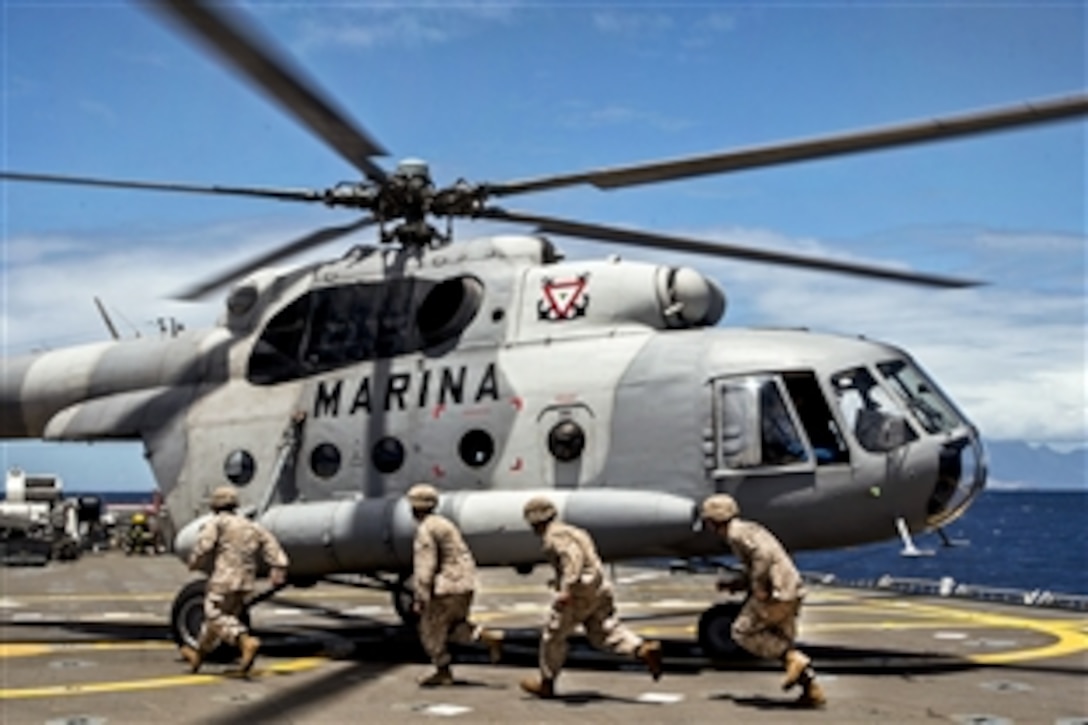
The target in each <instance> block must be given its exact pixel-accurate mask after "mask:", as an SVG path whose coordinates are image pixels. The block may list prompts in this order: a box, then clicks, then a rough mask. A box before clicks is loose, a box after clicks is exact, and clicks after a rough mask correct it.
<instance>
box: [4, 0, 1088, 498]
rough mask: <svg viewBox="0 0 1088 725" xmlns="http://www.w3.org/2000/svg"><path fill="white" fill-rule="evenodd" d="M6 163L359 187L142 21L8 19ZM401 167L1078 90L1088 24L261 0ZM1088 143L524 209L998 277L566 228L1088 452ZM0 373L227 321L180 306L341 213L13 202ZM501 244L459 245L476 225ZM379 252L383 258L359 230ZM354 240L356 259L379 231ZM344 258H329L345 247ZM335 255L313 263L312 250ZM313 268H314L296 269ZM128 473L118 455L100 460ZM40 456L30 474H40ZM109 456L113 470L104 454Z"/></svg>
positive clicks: (702, 139)
mask: <svg viewBox="0 0 1088 725" xmlns="http://www.w3.org/2000/svg"><path fill="white" fill-rule="evenodd" d="M0 8H2V10H0V41H2V42H0V46H2V50H0V63H2V68H0V79H2V87H0V98H2V102H3V109H2V119H0V121H2V133H0V143H2V146H0V167H3V168H5V169H10V170H20V171H37V172H55V173H70V174H87V175H100V176H111V177H119V178H136V179H154V180H171V181H185V182H194V183H222V184H236V185H269V186H288V187H325V186H328V185H331V184H332V183H335V182H336V181H340V180H348V179H353V178H354V175H353V170H352V168H351V167H349V166H348V165H347V164H345V163H344V162H343V161H341V160H340V159H339V158H338V157H337V156H336V155H335V154H334V153H332V152H331V151H329V150H328V149H326V148H325V147H324V145H323V144H322V143H321V142H319V141H317V140H315V139H313V138H312V137H310V136H309V135H308V134H307V133H306V132H305V131H303V130H302V129H301V128H299V127H298V126H297V125H296V124H295V123H294V122H293V121H291V120H290V119H288V118H287V117H286V116H285V115H283V114H282V113H281V112H280V111H279V110H278V109H276V108H274V107H272V105H271V104H270V103H268V102H267V101H266V100H265V99H264V97H263V96H261V95H259V94H258V93H255V92H253V91H252V90H251V89H249V88H248V87H247V86H245V85H244V84H243V83H241V82H240V81H239V80H238V79H237V78H235V77H234V76H233V75H231V74H229V73H226V72H224V71H223V70H222V69H221V68H220V67H219V66H218V65H216V64H215V63H214V62H213V61H212V60H210V59H209V58H208V57H207V56H206V55H204V54H202V53H201V52H199V51H198V49H197V48H196V46H194V45H193V44H191V43H190V42H188V41H187V40H185V39H183V38H181V37H179V36H178V35H176V34H175V33H173V32H172V31H171V30H170V29H169V28H167V27H166V26H164V25H163V24H162V23H161V22H159V21H158V20H157V19H156V18H154V17H153V16H151V15H149V14H147V13H146V12H145V11H144V10H142V9H141V8H140V7H138V6H137V5H135V4H129V3H120V2H93V1H90V0H86V1H84V2H70V1H68V2H45V1H42V0H35V1H34V2H30V1H29V0H26V1H12V0H0ZM245 10H246V12H247V13H248V14H250V15H251V16H253V17H255V18H256V19H257V21H258V23H259V24H260V25H261V26H262V27H263V28H264V30H265V31H266V32H267V33H268V34H269V35H271V36H273V37H275V38H276V39H277V40H278V41H279V42H281V43H282V44H284V45H285V46H286V47H287V48H288V50H289V51H290V52H291V53H292V55H294V56H295V57H296V59H297V60H298V62H299V64H300V65H301V66H303V67H304V68H305V69H306V71H307V73H308V75H310V76H312V77H314V78H316V79H319V82H320V83H321V85H322V86H323V87H324V88H325V89H326V91H327V92H328V94H329V95H330V96H331V97H333V98H334V99H335V100H336V102H337V103H338V104H339V105H340V106H341V107H342V108H343V109H345V111H347V112H348V113H349V114H351V115H352V116H354V117H355V118H357V119H358V120H359V121H360V123H361V124H362V125H363V126H364V127H365V128H366V129H367V130H368V131H369V132H370V133H371V134H373V135H374V136H376V137H377V138H378V139H379V140H380V141H381V142H382V143H383V144H384V145H385V146H386V147H387V148H388V149H389V150H390V152H391V156H390V158H389V159H388V160H387V161H386V165H387V167H391V166H392V164H393V163H395V160H396V159H398V158H401V157H404V156H420V157H423V158H425V159H427V160H428V161H429V162H430V163H431V166H432V172H433V173H434V175H435V176H436V178H437V180H438V181H439V183H445V182H451V181H453V180H455V179H456V178H457V177H460V176H464V177H467V178H469V179H471V180H474V181H485V180H494V181H502V180H508V179H513V178H520V177H528V176H537V175H543V174H550V173H555V172H562V171H573V170H581V169H586V168H591V167H597V166H609V165H618V164H625V163H631V162H636V161H643V160H650V159H657V158H668V157H674V156H682V155H687V154H693V153H700V152H707V151H714V150H722V149H728V148H735V147H743V146H748V145H755V144H763V143H769V142H774V141H780V140H786V139H794V138H801V137H806V136H814V135H819V134H824V133H832V132H839V131H843V130H848V129H856V128H865V127H870V126H875V125H880V124H889V123H897V122H900V121H906V120H915V119H923V118H929V117H934V116H939V115H947V114H954V113H960V112H965V111H971V110H976V109H979V108H986V107H993V106H1000V105H1006V104H1012V103H1017V102H1019V101H1022V100H1027V99H1035V98H1043V97H1050V96H1055V95H1063V94H1068V93H1072V92H1078V91H1080V92H1083V90H1084V89H1085V87H1086V85H1088V84H1086V73H1088V70H1086V69H1088V42H1086V37H1088V17H1086V5H1085V4H1084V3H1080V2H1077V3H1046V2H1043V3H1031V4H1028V3H1000V2H985V3H974V2H959V3H955V4H947V3H929V2H924V3H923V2H896V3H867V4H861V3H813V4H798V3H773V2H770V3H759V4H755V3H724V2H723V3H698V4H694V3H687V4H673V3H561V2H550V3H546V4H532V3H526V4H520V3H482V2H466V3H452V4H437V3H399V4H376V3H370V4H359V3H351V2H342V3H321V2H318V3H312V4H304V3H290V4H274V3H256V2H254V3H249V4H248V5H247V6H246V7H245ZM1085 142H1086V123H1085V122H1083V121H1080V122H1072V123H1062V124H1056V125H1051V126H1045V127H1037V128H1033V129H1027V130H1021V131H1016V132H1008V133H1002V134H997V135H990V136H986V137H982V138H977V139H972V140H960V141H950V142H943V143H938V144H932V145H929V146H924V147H917V148H912V149H902V150H895V151H885V152H876V153H870V154H865V155H861V156H856V157H850V158H843V159H836V160H825V161H816V162H808V163H804V164H796V165H792V166H788V167H778V168H769V169H763V170H758V171H746V172H740V173H735V174H729V175H723V176H718V177H712V178H704V179H699V180H691V181H684V182H672V183H667V184H659V185H656V186H649V187H640V188H633V189H628V190H622V191H614V192H601V191H596V190H594V189H592V188H589V187H587V188H577V189H568V190H564V191H561V192H549V193H541V194H533V195H526V196H523V197H517V198H513V199H510V200H509V201H508V202H507V205H508V206H510V207H511V208H517V209H527V210H532V211H539V212H542V213H550V214H555V215H558V216H564V217H572V218H584V219H587V220H592V221H600V222H604V223H611V224H618V225H630V226H640V227H648V228H651V229H655V230H660V231H664V232H680V233H686V234H693V235H700V236H704V237H707V238H711V239H721V240H724V241H730V242H734V243H743V244H752V245H769V246H772V247H776V248H781V249H788V250H795V251H804V252H810V253H816V254H827V255H833V256H840V257H845V258H852V259H861V260H865V261H869V262H874V263H884V264H894V265H901V266H905V267H910V268H916V269H921V270H927V271H934V272H941V273H946V274H954V275H961V276H967V277H977V278H982V279H985V280H987V281H989V282H990V284H989V285H988V286H987V287H985V288H982V289H978V290H969V291H959V292H939V293H934V292H932V291H928V290H921V289H914V288H909V287H902V286H897V285H888V284H877V283H871V282H864V281H855V280H847V279H839V278H836V277H831V276H828V275H821V274H813V273H802V272H793V271H786V270H781V269H768V268H764V267H759V266H756V265H750V264H743V263H729V262H724V261H721V260H714V261H707V260H700V259H694V258H683V257H679V256H678V255H667V254H651V253H646V252H642V251H638V250H630V249H623V248H620V249H619V250H615V249H613V248H610V247H607V246H606V245H602V244H590V243H584V242H575V241H570V240H565V239H561V238H560V239H557V240H556V241H557V242H558V243H559V244H560V246H561V247H562V248H563V249H564V250H565V251H566V252H567V253H568V254H569V255H570V256H574V257H589V256H599V255H603V254H607V253H610V252H613V251H619V252H620V253H621V254H623V255H624V256H626V257H629V258H634V259H646V260H651V261H657V260H664V259H674V260H675V259H680V261H682V262H683V263H686V264H692V265H694V266H697V267H699V268H700V269H702V270H704V271H706V272H707V273H709V274H712V275H713V276H715V277H716V278H718V279H719V280H720V281H721V283H722V285H723V286H724V287H725V289H726V292H727V295H728V296H729V298H730V311H729V313H728V315H727V318H726V323H725V324H767V325H782V324H789V325H807V326H809V327H813V328H818V329H829V330H835V331H846V332H856V333H861V334H865V335H867V336H870V337H875V338H880V339H885V340H888V341H890V342H893V343H896V344H899V345H902V346H904V347H906V348H907V349H909V350H910V351H911V352H912V353H914V354H915V355H916V357H917V358H918V359H919V360H920V361H921V362H922V364H923V365H924V366H926V367H927V368H928V369H929V370H930V371H931V372H932V373H933V374H934V375H935V376H936V377H937V379H938V380H939V381H940V382H941V383H942V385H943V387H945V389H946V390H948V392H949V393H950V394H952V396H953V397H954V398H955V399H956V400H957V402H959V403H960V404H961V406H962V407H963V408H965V410H966V411H967V413H968V414H969V415H970V416H971V417H972V418H973V419H974V420H975V421H976V422H977V423H979V425H980V426H981V427H982V429H983V432H984V434H986V435H988V436H990V437H993V438H1000V439H1015V440H1032V441H1040V442H1050V443H1054V444H1059V445H1062V446H1070V445H1083V444H1084V442H1085V439H1086V433H1085V428H1086V421H1085V418H1086V415H1088V412H1086V411H1088V405H1086V403H1088V401H1086V393H1085V387H1086V368H1085V354H1086V339H1085V326H1086V293H1085V271H1086V253H1088V252H1086V250H1088V222H1086V199H1088V185H1086V180H1085V174H1086V166H1088V156H1086V145H1085ZM0 205H2V206H0V216H2V219H3V230H2V231H3V244H4V248H3V277H2V279H3V283H2V284H3V287H2V290H0V292H2V294H3V320H2V323H3V327H2V333H3V345H4V351H5V353H6V354H12V353H17V352H22V351H26V350H29V349H35V348H41V347H49V346H58V345H62V344H69V343H73V342H82V341H90V340H98V339H102V338H103V336H104V334H105V330H104V328H103V326H102V324H101V321H100V320H99V319H98V317H97V313H96V312H95V310H94V307H93V304H92V302H91V297H92V296H94V295H99V296H101V297H102V298H103V299H104V301H105V302H106V303H107V305H108V306H109V307H110V308H111V309H112V310H114V312H115V314H116V315H118V316H120V317H122V318H124V319H127V320H128V321H130V322H131V326H130V325H129V323H128V322H120V320H119V322H120V324H121V326H122V329H123V330H126V329H127V330H131V329H132V328H133V327H135V328H139V329H140V330H142V331H143V332H144V334H149V333H150V332H151V321H152V320H153V319H154V318H155V317H158V316H160V315H164V314H173V315H177V316H179V317H180V318H181V319H183V320H184V321H185V322H186V323H188V324H189V325H190V326H193V327H195V326H200V325H202V324H210V323H211V322H212V321H213V320H214V317H215V315H216V312H217V306H218V304H220V303H218V302H216V303H213V304H209V305H198V306H191V305H190V306H181V305H179V304H177V303H173V302H169V301H167V300H165V299H163V295H165V294H167V293H169V292H170V291H172V290H176V289H178V288H179V287H181V286H183V285H184V284H185V283H186V282H188V281H191V280H192V279H195V278H199V277H200V276H202V275H203V274H205V273H208V272H211V271H215V270H218V269H220V268H222V267H223V266H225V265H227V264H229V263H230V262H232V261H235V260H237V259H240V258H244V257H245V256H247V255H249V254H252V253H253V252H255V251H257V250H259V249H262V248H265V247H267V245H269V244H274V243H277V242H280V241H284V240H286V239H290V238H292V237H293V236H297V235H299V234H302V233H304V232H305V231H307V230H310V229H313V228H316V227H319V226H324V225H327V224H333V223H338V222H341V221H346V220H347V219H348V218H349V216H348V215H347V213H346V212H341V211H328V210H326V209H324V208H309V207H301V206H296V205H285V204H277V203H275V202H268V201H249V200H236V199H228V198H208V197H187V196H179V195H162V194H152V193H138V192H118V191H101V190H89V189H79V188H63V187H52V188H51V187H46V186H39V185H30V184H26V185H15V184H2V185H0ZM492 229H493V228H489V227H482V226H481V227H479V228H472V227H470V226H467V225H466V226H464V227H462V228H461V232H460V233H461V235H462V236H471V235H472V234H473V233H474V232H481V233H482V232H486V231H490V230H492ZM361 240H362V239H361ZM361 240H360V241H361ZM341 249H342V246H339V247H338V246H337V245H336V244H335V243H334V244H333V245H332V246H331V247H329V248H326V249H323V250H320V252H319V254H325V255H330V254H336V253H338V252H339V251H340V250H341ZM312 256H313V255H311V258H312ZM304 259H305V258H304ZM104 448H105V449H106V452H103V449H104ZM76 451H77V452H72V449H71V448H66V449H64V453H63V454H62V456H61V457H57V453H56V450H55V449H54V448H53V447H45V448H43V447H40V446H29V445H27V444H24V443H16V444H6V445H5V447H4V449H3V455H4V465H5V466H6V465H14V464H20V465H24V466H26V467H28V468H34V467H35V466H36V465H38V464H40V465H53V466H57V465H60V464H59V463H58V462H63V463H64V464H65V465H68V463H67V462H68V461H70V460H71V461H74V460H77V459H78V460H79V461H80V462H81V463H80V464H78V465H76V464H72V465H73V466H75V467H74V468H73V471H72V473H71V475H70V478H75V479H78V478H79V477H80V476H84V477H85V476H86V475H87V474H86V473H84V471H86V470H87V469H88V468H90V469H94V470H98V469H104V473H102V474H97V473H96V474H95V475H106V473H105V472H109V473H111V475H115V476H116V477H118V478H121V479H125V480H135V479H137V478H139V477H143V478H142V479H141V480H142V481H150V478H149V475H148V474H147V473H146V472H145V471H144V469H143V461H142V460H141V459H140V456H139V452H138V450H137V451H136V452H133V451H132V449H131V448H130V447H122V448H120V449H118V450H117V452H116V453H114V452H113V449H112V448H109V447H106V446H102V445H97V446H94V447H92V448H91V450H90V451H88V450H87V448H86V447H83V446H77V447H76ZM28 461H29V462H28ZM86 461H89V462H91V463H89V464H87V463H84V462H86Z"/></svg>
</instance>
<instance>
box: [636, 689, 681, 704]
mask: <svg viewBox="0 0 1088 725" xmlns="http://www.w3.org/2000/svg"><path fill="white" fill-rule="evenodd" d="M637 699H638V701H639V702H648V703H652V704H655V705H672V704H674V703H677V702H680V701H681V700H683V699H684V696H683V695H681V694H680V693H678V692H644V693H642V694H641V695H639V696H638V698H637Z"/></svg>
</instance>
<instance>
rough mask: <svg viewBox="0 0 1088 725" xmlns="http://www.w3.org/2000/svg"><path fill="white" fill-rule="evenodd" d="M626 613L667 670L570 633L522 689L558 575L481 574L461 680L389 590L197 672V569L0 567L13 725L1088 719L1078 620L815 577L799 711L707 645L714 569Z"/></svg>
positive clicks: (268, 631) (638, 585) (276, 605)
mask: <svg viewBox="0 0 1088 725" xmlns="http://www.w3.org/2000/svg"><path fill="white" fill-rule="evenodd" d="M615 573H616V579H617V601H618V602H619V608H620V614H621V616H622V617H623V618H624V620H625V621H626V622H628V623H629V624H630V625H632V626H633V627H635V628H636V629H637V630H638V631H640V632H641V633H643V634H644V635H646V636H651V637H656V638H660V639H662V640H663V641H664V645H665V665H666V674H665V677H664V678H662V679H661V680H660V681H659V682H653V681H652V680H651V679H650V678H649V676H648V675H647V674H646V673H645V671H643V670H642V669H641V668H640V667H638V666H637V665H635V664H634V663H631V662H628V661H626V660H623V659H620V658H617V657H614V656H611V655H605V654H599V653H597V652H596V651H594V650H591V649H589V648H588V647H587V646H586V645H585V643H584V642H579V641H578V640H575V641H574V642H573V646H572V649H571V655H570V658H569V660H568V669H567V670H565V671H564V673H563V676H562V677H561V678H560V681H559V691H560V697H559V698H558V699H557V700H554V701H538V700H534V699H532V698H529V697H527V696H524V695H523V694H522V693H521V691H520V690H519V688H518V685H517V683H518V681H519V680H520V679H521V678H523V677H526V676H530V675H532V674H534V673H535V669H534V667H535V662H536V645H537V640H536V637H537V627H538V625H539V623H540V622H541V621H542V618H543V616H544V613H545V607H546V605H547V602H548V593H547V590H546V586H545V582H546V579H547V572H545V571H544V570H543V569H542V568H538V570H537V571H536V572H534V573H533V574H530V575H529V576H518V575H516V574H514V573H513V572H510V571H506V570H503V571H498V570H488V571H484V572H483V574H482V586H481V590H480V593H479V594H478V597H477V606H476V609H475V612H476V618H477V619H478V620H480V621H483V622H486V623H488V624H489V625H490V626H494V627H501V628H503V629H504V630H505V631H506V632H507V636H508V646H507V655H506V658H505V659H504V661H503V662H502V663H500V664H499V665H498V666H493V665H491V664H488V663H487V662H486V658H485V657H484V655H483V653H482V651H478V650H474V649H472V648H465V649H460V650H457V651H456V662H455V667H454V674H455V676H456V677H457V678H458V684H457V685H456V686H454V687H449V688H441V689H421V688H419V687H418V686H417V684H416V680H417V679H418V678H420V677H421V676H424V675H426V674H427V673H428V672H429V671H430V668H429V666H428V665H427V664H426V663H425V661H424V659H423V656H422V653H421V651H420V650H419V648H418V645H417V644H416V643H415V642H414V641H413V638H412V637H411V636H409V634H408V633H406V632H404V631H403V629H402V628H399V627H397V626H396V622H397V619H396V615H395V614H394V613H393V609H392V607H391V603H390V600H389V597H388V595H387V594H384V593H382V592H375V591H367V590H359V589H354V588H347V587H342V586H334V585H328V584H322V585H319V586H317V587H314V588H312V589H305V590H297V589H290V590H287V591H286V592H284V593H283V594H282V595H280V596H279V597H277V598H276V599H275V600H273V601H270V602H267V603H264V604H261V605H259V606H258V607H256V608H255V610H254V613H253V618H254V624H255V627H256V628H257V629H258V630H259V633H260V634H261V636H262V637H263V639H264V641H265V643H266V645H267V646H266V648H265V652H264V653H263V654H262V656H261V657H260V658H259V659H258V662H257V667H256V669H255V672H254V675H253V676H252V677H251V678H249V679H241V678H238V677H235V676H231V675H230V674H229V666H228V665H225V664H223V665H214V664H213V665H208V666H207V667H206V668H205V669H204V670H202V672H201V673H200V674H199V675H190V674H187V673H186V671H185V667H184V665H183V663H182V662H181V660H180V659H179V658H178V656H177V652H176V650H175V648H174V646H173V644H172V643H171V642H170V641H169V632H168V628H167V617H168V614H169V610H170V605H171V602H172V600H173V597H174V594H175V593H176V592H177V590H178V588H179V587H180V586H181V585H182V584H183V583H184V582H185V581H187V580H188V579H189V577H190V575H189V573H188V572H186V571H185V569H184V567H183V566H182V565H181V563H180V562H178V561H177V560H175V559H174V558H172V557H169V556H163V557H125V556H123V555H122V554H120V553H116V552H109V553H104V554H88V555H87V556H85V557H83V558H82V559H81V560H79V561H76V562H73V563H66V564H60V563H58V564H51V565H49V566H47V567H41V568H37V567H8V568H4V569H0V722H3V723H5V724H6V723H58V724H60V723H64V724H65V725H76V724H78V725H104V724H107V723H154V722H170V723H182V722H185V723H189V722H192V723H243V722H244V723H251V722H252V723H256V722H269V723H273V722H274V723H340V722H344V723H347V722H353V723H354V722H375V723H408V722H412V723H425V722H434V721H436V720H437V721H461V722H466V723H467V722H522V723H536V722H587V723H629V722H635V721H638V722H742V723H749V722H781V723H794V722H812V723H830V722H884V723H892V722H894V723H899V722H913V721H919V722H929V723H940V722H960V723H1014V722H1015V723H1061V724H1062V725H1072V724H1073V723H1088V677H1086V675H1088V618H1086V617H1085V615H1084V614H1082V613H1076V612H1068V611H1058V610H1046V609H1034V608H1027V607H1010V606H1004V605H995V604H987V603H980V602H972V601H962V600H952V599H926V598H917V597H904V596H902V595H895V594H890V593H887V592H878V591H863V590H849V589H838V588H832V587H815V588H814V589H813V591H812V593H811V594H810V596H809V599H808V600H807V604H806V607H805V610H804V613H803V617H802V625H801V641H802V643H803V647H804V649H805V650H806V651H807V652H808V653H809V654H811V655H812V656H813V658H814V660H815V663H816V666H817V669H818V672H819V673H820V679H821V681H822V683H823V685H824V689H825V692H826V693H827V695H828V696H829V698H830V703H829V705H828V707H827V708H826V709H824V710H821V711H808V710H798V709H796V708H795V707H794V706H793V703H792V700H793V698H794V697H795V695H790V694H787V693H783V692H782V691H781V690H780V689H779V686H778V682H779V679H780V677H781V673H780V671H779V669H778V666H777V665H776V664H775V663H762V662H757V661H753V660H751V659H749V658H744V657H738V658H734V659H731V660H728V661H724V662H711V661H709V660H707V659H706V658H705V657H704V656H703V655H702V653H701V651H700V650H699V648H698V646H697V645H696V643H695V624H696V621H697V619H698V616H699V614H700V613H701V612H702V610H703V609H705V608H706V607H707V606H708V605H709V604H710V603H712V602H713V600H714V599H715V596H716V594H715V592H714V586H713V580H712V577H710V576H706V575H686V574H685V575H673V574H670V573H668V572H666V571H658V570H650V569H640V568H634V567H622V566H621V567H617V569H616V570H615Z"/></svg>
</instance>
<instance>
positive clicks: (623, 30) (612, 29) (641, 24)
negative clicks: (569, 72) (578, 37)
mask: <svg viewBox="0 0 1088 725" xmlns="http://www.w3.org/2000/svg"><path fill="white" fill-rule="evenodd" d="M674 24H675V23H674V21H673V19H672V17H671V16H669V15H666V14H665V13H660V12H648V11H647V12H635V11H620V10H602V11H600V12H596V13H593V26H594V27H595V28H597V30H599V31H601V32H602V33H609V34H613V35H623V36H628V37H631V36H643V35H656V34H658V33H663V32H665V31H668V30H671V29H672V27H673V25H674Z"/></svg>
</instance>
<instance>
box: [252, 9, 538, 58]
mask: <svg viewBox="0 0 1088 725" xmlns="http://www.w3.org/2000/svg"><path fill="white" fill-rule="evenodd" d="M517 7H518V5H517V3H489V2H457V3H436V4H426V3H425V4H422V5H398V4H396V3H389V4H367V5H348V6H342V7H337V8H336V12H335V13H329V12H327V8H322V7H321V6H314V7H307V6H304V5H302V6H299V5H290V6H261V7H260V8H259V9H256V10H257V14H258V15H266V16H268V17H269V18H270V19H278V18H282V17H286V18H287V21H288V22H290V23H293V31H292V32H291V36H292V37H293V40H292V41H291V43H290V45H291V46H292V47H293V48H294V49H295V50H296V51H297V52H298V53H300V54H305V53H308V52H312V51H317V50H323V49H328V48H351V49H367V50H369V49H373V48H382V47H390V46H393V47H423V46H430V45H441V44H444V43H448V42H450V41H452V40H455V39H457V38H460V37H464V36H467V35H470V34H473V33H474V32H476V31H477V30H478V29H479V28H480V26H481V25H483V24H492V23H507V22H510V20H511V18H512V17H513V13H514V11H515V10H516V8H517Z"/></svg>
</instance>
